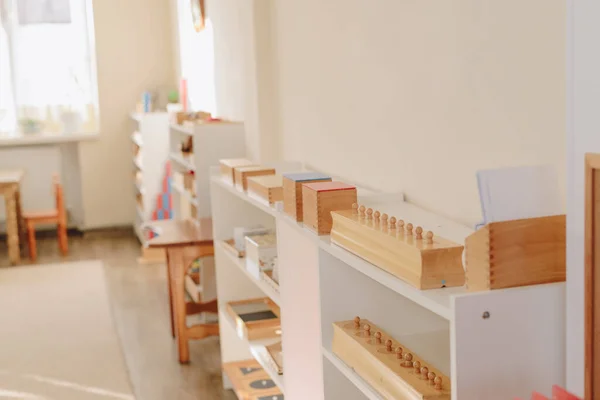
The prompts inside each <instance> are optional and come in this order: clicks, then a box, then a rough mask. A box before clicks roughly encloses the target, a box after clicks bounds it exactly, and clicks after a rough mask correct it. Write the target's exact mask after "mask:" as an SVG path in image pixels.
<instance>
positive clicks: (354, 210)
mask: <svg viewBox="0 0 600 400" xmlns="http://www.w3.org/2000/svg"><path fill="white" fill-rule="evenodd" d="M352 214H358V204H356V203H352Z"/></svg>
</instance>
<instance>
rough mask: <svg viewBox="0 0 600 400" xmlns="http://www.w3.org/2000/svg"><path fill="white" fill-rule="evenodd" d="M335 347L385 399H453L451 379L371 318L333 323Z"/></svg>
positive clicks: (339, 355)
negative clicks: (399, 356)
mask: <svg viewBox="0 0 600 400" xmlns="http://www.w3.org/2000/svg"><path fill="white" fill-rule="evenodd" d="M366 327H369V328H370V329H366ZM332 349H333V353H334V354H335V355H337V356H338V357H339V358H340V359H342V360H343V361H344V362H345V363H346V364H348V365H349V366H350V367H351V368H353V369H354V370H355V371H356V373H357V374H358V375H360V376H361V378H363V379H364V380H365V381H366V382H368V383H369V384H370V385H371V386H372V387H373V388H374V389H375V390H376V391H377V392H379V393H380V394H381V396H382V397H383V398H385V399H407V400H416V399H422V400H424V399H427V400H433V399H439V400H441V399H447V400H449V399H450V393H451V387H450V378H448V377H447V376H445V375H444V374H442V373H441V372H440V371H439V370H438V369H437V368H436V367H435V366H433V365H431V364H430V363H429V362H427V360H424V359H422V358H420V357H419V356H418V355H417V354H414V353H413V352H412V351H411V350H410V349H409V348H407V347H406V346H404V345H403V344H402V343H399V342H398V341H397V340H395V339H394V338H392V337H391V335H389V334H387V333H386V332H385V331H383V330H382V329H381V328H379V327H377V326H376V325H375V324H373V323H372V322H370V321H368V320H360V318H358V317H357V318H356V319H355V320H354V321H341V322H334V323H333V344H332ZM399 350H401V354H402V356H401V358H400V359H399V358H398V354H397V352H398V351H399ZM417 371H418V372H417Z"/></svg>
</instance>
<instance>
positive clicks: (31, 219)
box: [23, 176, 68, 261]
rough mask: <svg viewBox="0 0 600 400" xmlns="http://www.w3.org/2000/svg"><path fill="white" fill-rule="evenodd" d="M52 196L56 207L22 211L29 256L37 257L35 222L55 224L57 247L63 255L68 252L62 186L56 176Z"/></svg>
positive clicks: (33, 258)
mask: <svg viewBox="0 0 600 400" xmlns="http://www.w3.org/2000/svg"><path fill="white" fill-rule="evenodd" d="M53 186H54V196H55V198H56V209H54V210H48V211H33V212H24V213H23V219H24V220H25V226H26V227H27V243H28V246H29V258H31V260H32V261H35V260H36V259H37V245H36V241H35V225H36V224H56V225H57V228H56V229H57V232H58V247H59V249H60V252H61V254H62V255H63V256H66V255H67V253H68V243H67V213H66V210H65V199H64V194H63V188H62V185H61V184H60V181H59V179H58V177H57V176H54V179H53Z"/></svg>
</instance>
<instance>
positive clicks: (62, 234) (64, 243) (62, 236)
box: [57, 224, 69, 256]
mask: <svg viewBox="0 0 600 400" xmlns="http://www.w3.org/2000/svg"><path fill="white" fill-rule="evenodd" d="M57 231H58V247H59V248H60V253H61V254H62V255H63V256H66V255H67V254H68V252H69V242H68V239H67V227H66V226H64V225H62V224H59V225H58V228H57Z"/></svg>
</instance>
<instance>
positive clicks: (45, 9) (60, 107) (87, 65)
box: [0, 0, 98, 132]
mask: <svg viewBox="0 0 600 400" xmlns="http://www.w3.org/2000/svg"><path fill="white" fill-rule="evenodd" d="M93 55H94V46H93V23H92V18H91V1H90V0H0V132H6V131H8V132H11V131H15V130H16V129H18V128H19V127H20V125H23V124H24V123H25V122H27V121H33V122H34V123H35V124H36V125H37V126H39V129H40V130H44V131H60V130H61V129H63V126H64V125H63V124H61V121H62V122H64V121H65V118H66V116H71V117H72V116H73V115H75V116H76V117H77V119H78V120H79V123H78V124H77V126H78V130H79V131H88V130H89V131H93V130H97V126H96V125H97V123H96V121H97V108H98V107H97V105H98V101H97V88H96V74H95V59H94V57H93Z"/></svg>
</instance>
